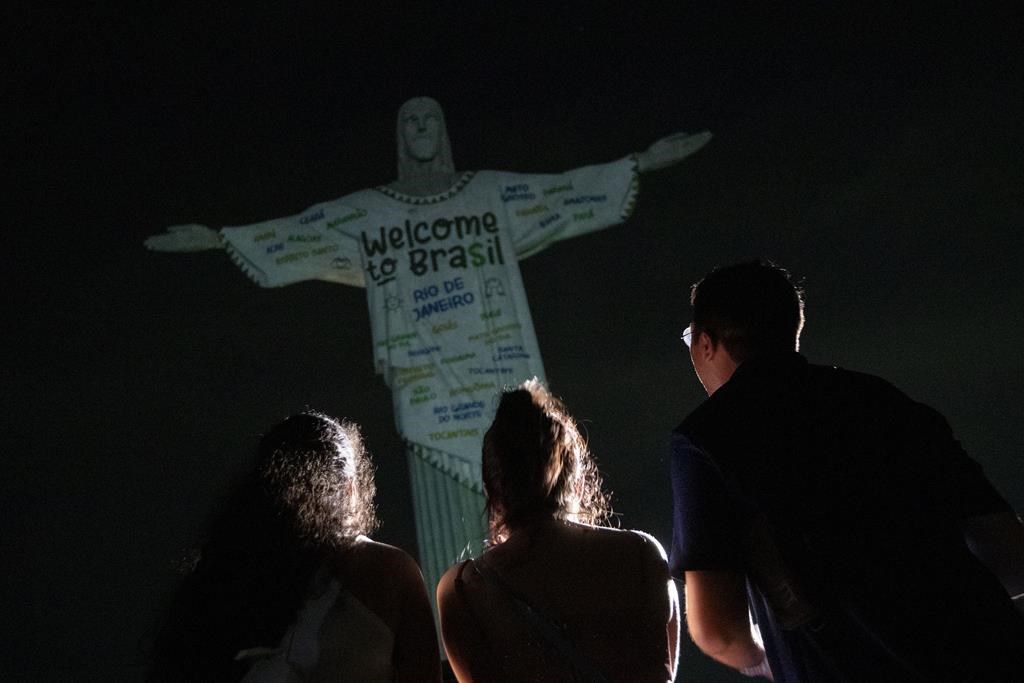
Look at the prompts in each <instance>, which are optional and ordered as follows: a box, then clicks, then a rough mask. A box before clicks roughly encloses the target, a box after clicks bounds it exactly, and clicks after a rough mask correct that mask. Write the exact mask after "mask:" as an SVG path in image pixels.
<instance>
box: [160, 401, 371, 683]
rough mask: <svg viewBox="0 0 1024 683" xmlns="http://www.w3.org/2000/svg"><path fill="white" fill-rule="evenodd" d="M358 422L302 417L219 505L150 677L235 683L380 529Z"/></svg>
mask: <svg viewBox="0 0 1024 683" xmlns="http://www.w3.org/2000/svg"><path fill="white" fill-rule="evenodd" d="M374 492H375V487H374V482H373V468H372V465H371V463H370V460H369V457H368V456H367V454H366V451H365V449H364V447H363V440H362V437H361V436H360V434H359V429H358V427H356V425H354V424H352V423H349V422H344V421H339V420H336V419H334V418H332V417H329V416H327V415H323V414H320V413H315V412H305V413H301V414H298V415H292V416H291V417H289V418H287V419H286V420H284V421H283V422H281V423H280V424H278V425H277V426H275V427H274V428H273V429H271V430H270V431H269V432H268V433H267V434H266V435H265V436H263V438H262V439H261V440H260V443H259V446H258V448H257V458H256V466H255V467H254V468H253V469H252V470H250V472H249V473H248V474H246V475H245V476H244V477H243V478H242V479H241V480H240V481H239V482H238V484H237V485H236V487H235V488H234V490H233V491H232V493H231V495H230V496H229V497H228V498H227V499H226V500H225V501H224V503H223V504H222V506H221V507H220V508H219V509H218V510H217V511H216V513H215V515H214V516H213V519H212V524H211V526H210V531H209V533H208V534H207V536H206V540H205V541H204V543H203V544H202V547H201V549H200V551H199V558H198V560H197V561H196V562H195V564H194V566H192V567H191V569H190V570H189V571H188V573H187V574H186V575H185V577H184V578H183V580H182V582H181V585H180V586H179V587H178V589H177V591H176V593H175V594H174V596H173V599H172V601H171V604H170V607H169V609H168V611H167V613H166V615H165V617H164V620H163V623H162V624H161V626H160V628H159V631H158V633H157V635H156V638H155V640H154V643H153V645H152V647H151V657H150V658H151V668H150V672H149V680H158V681H172V680H173V681H179V680H194V681H206V680H216V681H230V680H239V679H241V678H242V677H243V676H244V675H245V673H246V670H247V666H246V665H245V664H243V663H239V662H236V661H235V655H236V654H237V653H238V652H239V651H240V650H242V649H245V648H253V647H261V646H263V647H271V648H273V647H276V646H277V644H278V642H279V641H280V639H281V637H282V636H283V635H284V633H285V631H286V630H287V628H288V625H289V624H291V623H292V621H294V619H295V615H296V613H297V612H298V609H299V607H300V605H301V603H302V600H303V598H304V596H305V594H306V591H307V590H308V588H309V583H310V581H311V580H312V577H313V574H314V573H315V572H316V570H317V569H318V568H319V567H320V566H322V565H323V564H324V562H325V561H328V560H330V559H331V558H333V557H337V556H338V555H339V554H340V553H342V552H344V551H345V549H346V548H347V547H349V546H350V545H351V543H352V542H353V541H354V540H355V538H356V536H358V535H359V534H368V533H370V532H372V531H373V530H374V529H375V528H376V527H377V517H376V514H375V510H374V504H373V498H374Z"/></svg>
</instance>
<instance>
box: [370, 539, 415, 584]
mask: <svg viewBox="0 0 1024 683" xmlns="http://www.w3.org/2000/svg"><path fill="white" fill-rule="evenodd" d="M353 557H354V558H355V560H356V562H358V563H359V565H360V566H361V567H362V569H363V570H364V571H368V572H381V573H380V574H378V576H393V577H395V578H398V579H401V580H416V581H422V580H423V575H422V574H421V573H420V568H419V565H418V564H416V560H414V559H413V558H412V556H411V555H409V553H407V552H405V551H404V550H402V549H401V548H397V547H395V546H393V545H388V544H387V543H381V542H379V541H373V540H371V539H369V538H366V537H365V536H362V537H360V538H359V540H358V541H357V542H356V545H355V546H354V547H353Z"/></svg>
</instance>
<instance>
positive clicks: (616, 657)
mask: <svg viewBox="0 0 1024 683" xmlns="http://www.w3.org/2000/svg"><path fill="white" fill-rule="evenodd" d="M483 482H484V491H485V494H486V496H487V504H486V512H487V515H488V518H489V522H490V547H489V549H488V550H487V551H486V552H485V553H484V554H483V556H482V557H480V558H479V559H476V560H469V561H466V562H463V563H461V564H458V565H455V566H454V567H452V568H450V569H449V570H448V571H447V572H446V573H445V575H444V576H443V577H442V578H441V582H440V584H439V585H438V588H437V601H438V609H439V610H440V615H441V633H442V637H443V641H444V647H445V650H446V652H447V653H448V660H449V662H450V663H451V665H452V669H453V670H454V671H455V674H456V676H457V677H458V679H459V681H463V682H465V681H670V680H672V679H673V678H674V676H675V668H676V658H677V642H678V637H679V605H678V599H677V597H676V591H675V586H674V584H673V583H672V580H671V578H670V576H669V571H668V565H667V563H666V559H665V552H664V550H663V549H662V547H661V545H660V544H659V543H658V542H657V541H656V540H655V539H654V538H653V537H651V536H649V535H647V534H644V533H642V532H636V531H621V530H618V529H611V528H607V527H605V526H602V524H603V523H604V522H605V521H606V520H607V518H608V516H609V509H608V502H607V497H606V496H605V494H604V493H603V492H602V489H601V479H600V476H599V475H598V473H597V468H596V467H595V465H594V461H593V459H592V458H591V455H590V453H589V452H588V450H587V446H586V444H585V442H584V440H583V438H582V437H581V435H580V433H579V430H578V429H577V427H576V423H575V422H574V421H573V419H572V417H570V416H569V414H568V413H567V412H566V409H565V407H564V406H563V405H562V403H561V402H560V401H559V400H558V399H556V398H555V397H554V396H552V395H551V394H550V393H549V392H548V390H547V389H546V388H544V386H543V385H542V384H541V383H540V382H538V381H537V380H531V381H529V382H526V383H525V384H523V385H521V386H520V387H518V388H517V389H515V390H512V391H507V392H506V393H505V394H504V395H503V396H502V398H501V402H500V404H499V405H498V410H497V414H496V415H495V418H494V423H493V424H492V425H491V427H490V429H489V430H488V431H487V434H486V435H485V436H484V445H483Z"/></svg>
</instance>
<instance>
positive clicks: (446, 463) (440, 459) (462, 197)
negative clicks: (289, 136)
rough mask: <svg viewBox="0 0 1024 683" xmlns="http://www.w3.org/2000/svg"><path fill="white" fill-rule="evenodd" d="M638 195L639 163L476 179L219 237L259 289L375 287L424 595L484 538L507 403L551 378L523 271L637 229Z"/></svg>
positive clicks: (339, 203) (349, 200) (376, 320)
mask: <svg viewBox="0 0 1024 683" xmlns="http://www.w3.org/2000/svg"><path fill="white" fill-rule="evenodd" d="M637 186H638V176H637V169H636V162H635V159H634V158H633V157H627V158H625V159H621V160H619V161H614V162H611V163H607V164H597V165H593V166H586V167H583V168H579V169H575V170H572V171H567V172H565V173H560V174H550V175H548V174H544V175H541V174H523V173H508V172H503V171H479V172H467V173H464V174H462V175H461V177H460V178H459V180H458V181H457V182H456V183H455V184H454V185H453V186H452V187H451V188H450V189H448V190H447V191H446V192H444V193H442V194H439V195H434V196H427V197H418V196H409V195H404V194H401V193H398V192H395V191H393V190H391V189H389V188H387V187H378V188H374V189H369V190H361V191H359V192H354V193H352V194H349V195H346V196H344V197H341V198H340V199H336V200H334V201H329V202H324V203H321V204H317V205H315V206H312V207H310V208H309V209H307V210H306V211H303V212H302V213H300V214H298V215H295V216H291V217H287V218H280V219H274V220H269V221H265V222H262V223H257V224H254V225H247V226H241V227H226V228H223V229H222V230H221V235H222V237H223V239H224V242H225V243H226V245H227V250H228V253H229V254H230V256H231V258H232V259H233V260H234V261H235V263H237V264H238V265H239V266H240V267H241V268H242V270H244V271H245V273H246V274H247V275H249V277H251V278H252V279H253V280H254V281H255V282H256V283H257V284H259V285H260V286H263V287H279V286H282V285H287V284H291V283H293V282H299V281H302V280H310V279H319V280H327V281H331V282H338V283H342V284H349V285H356V286H365V287H366V293H367V304H368V306H369V311H370V324H371V326H372V330H373V357H374V360H375V364H376V369H377V372H378V373H379V374H381V375H382V376H383V378H384V380H385V382H387V384H388V386H389V387H390V388H391V392H392V398H393V403H394V414H395V420H396V424H397V428H398V431H399V433H400V434H401V435H402V437H403V438H404V439H405V441H406V442H407V443H408V447H409V452H410V456H409V457H410V466H411V468H412V480H413V494H414V505H415V507H416V517H417V519H416V526H417V538H418V541H419V545H420V552H421V558H420V559H421V563H422V565H423V570H424V573H425V574H426V576H427V580H428V582H429V581H431V580H433V581H434V582H435V583H436V580H437V578H439V576H440V573H441V572H443V571H444V569H445V568H446V567H447V566H448V565H449V564H450V563H451V562H453V561H454V560H455V559H456V557H457V555H458V554H459V553H460V552H462V551H463V550H464V549H465V548H466V547H467V546H478V544H479V542H480V541H481V539H482V538H483V536H484V535H485V528H486V527H485V525H484V523H483V520H482V519H481V510H482V494H483V487H482V483H481V478H480V453H481V443H482V439H483V435H484V432H485V431H486V430H487V428H488V426H489V425H490V423H491V420H492V419H493V416H494V411H495V409H496V408H497V401H498V398H499V395H500V393H501V391H502V389H503V388H505V387H512V386H515V385H517V384H519V383H521V382H523V381H524V380H526V379H529V378H531V377H534V376H536V377H539V378H540V379H542V380H543V379H544V368H543V365H542V363H541V358H540V350H539V348H538V346H537V338H536V335H535V333H534V329H533V321H532V319H531V317H530V310H529V306H528V304H527V300H526V292H525V290H524V288H523V282H522V277H521V275H520V272H519V263H518V261H519V259H522V258H525V257H527V256H530V255H532V254H535V253H537V252H539V251H541V250H543V249H544V248H546V247H547V246H549V245H551V244H553V243H554V242H556V241H559V240H563V239H567V238H570V237H575V236H577V235H581V234H584V233H587V232H592V231H594V230H599V229H602V228H605V227H608V226H611V225H615V224H617V223H619V222H621V221H623V220H625V219H626V218H627V217H628V216H629V214H630V213H631V212H632V209H633V205H634V202H635V197H636V191H637ZM352 417H353V418H355V419H358V416H352Z"/></svg>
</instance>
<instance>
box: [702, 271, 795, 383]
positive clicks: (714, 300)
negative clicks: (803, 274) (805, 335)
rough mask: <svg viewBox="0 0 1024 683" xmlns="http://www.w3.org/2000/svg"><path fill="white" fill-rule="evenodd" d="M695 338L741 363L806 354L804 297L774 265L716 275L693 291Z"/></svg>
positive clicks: (721, 272) (787, 274)
mask: <svg viewBox="0 0 1024 683" xmlns="http://www.w3.org/2000/svg"><path fill="white" fill-rule="evenodd" d="M690 304H691V305H692V306H693V325H692V328H691V333H696V332H698V331H699V332H703V333H706V334H708V335H710V336H711V337H712V339H714V341H716V342H719V343H722V344H724V345H725V348H726V349H728V351H729V355H731V356H732V357H733V359H735V360H736V362H737V363H742V362H743V361H745V360H747V359H748V358H751V357H753V356H758V355H763V354H767V353H778V352H783V351H794V350H799V349H800V332H801V330H802V329H803V326H804V299H803V292H802V291H801V290H800V288H799V287H797V286H796V285H794V284H793V281H792V279H791V278H790V275H789V273H788V272H787V271H786V270H784V269H783V268H780V267H778V266H776V265H774V264H772V263H768V262H764V261H750V262H747V263H738V264H736V265H732V266H724V267H722V268H716V269H715V270H713V271H711V273H710V274H709V275H707V276H706V277H705V278H704V279H703V280H701V281H700V282H697V283H696V284H695V285H693V287H692V288H691V290H690Z"/></svg>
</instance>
